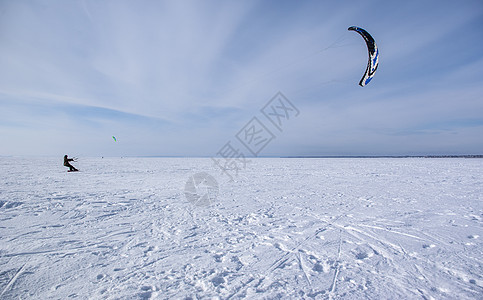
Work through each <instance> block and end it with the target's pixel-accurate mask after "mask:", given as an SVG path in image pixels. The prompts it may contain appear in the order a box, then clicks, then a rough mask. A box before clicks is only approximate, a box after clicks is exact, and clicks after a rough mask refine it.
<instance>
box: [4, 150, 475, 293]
mask: <svg viewBox="0 0 483 300" xmlns="http://www.w3.org/2000/svg"><path fill="white" fill-rule="evenodd" d="M74 165H75V166H76V167H79V168H80V169H81V172H75V173H67V172H66V170H67V168H65V167H63V166H62V157H60V158H55V159H54V158H28V159H26V158H15V157H13V158H12V157H6V158H5V157H4V158H0V175H1V176H0V298H1V299H50V298H52V299H69V298H82V299H84V298H88V297H90V298H94V299H149V298H153V299H200V298H220V299H239V298H252V299H253V298H261V299H274V298H276V299H277V298H279V299H289V298H296V299H311V298H314V299H330V298H333V299H355V298H358V299H360V298H370V299H433V298H434V299H482V298H483V264H482V258H483V255H482V253H483V243H482V238H483V228H482V225H483V159H455V158H453V159H427V158H425V159H423V158H396V159H389V158H380V159H372V158H371V159H368V158H367V159H349V158H344V159H280V158H270V159H269V158H267V159H262V158H259V159H251V161H250V163H249V164H248V165H247V168H246V169H245V170H240V172H239V176H238V177H237V178H236V179H235V181H234V182H229V181H228V180H227V178H226V176H225V175H223V174H221V172H220V171H219V170H217V169H216V168H214V167H213V164H212V161H211V160H210V159H209V158H206V159H194V158H123V159H120V158H116V159H114V158H104V159H101V158H82V159H81V160H80V161H79V162H78V163H76V164H74ZM198 172H207V173H210V174H211V175H212V176H213V177H214V178H215V179H216V180H217V181H218V183H219V190H220V191H219V194H218V197H217V199H216V200H215V201H214V203H213V204H212V205H210V206H195V205H193V203H191V202H189V201H187V198H186V196H185V185H186V182H187V181H188V179H189V178H190V176H192V175H194V174H195V173H198Z"/></svg>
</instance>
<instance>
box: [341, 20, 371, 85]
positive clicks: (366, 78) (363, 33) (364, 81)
mask: <svg viewBox="0 0 483 300" xmlns="http://www.w3.org/2000/svg"><path fill="white" fill-rule="evenodd" d="M347 30H352V31H355V32H357V33H359V34H360V35H361V36H362V37H363V38H364V40H365V41H366V45H367V51H368V52H369V61H368V62H367V68H366V72H365V73H364V76H362V79H361V81H360V82H359V85H360V86H365V85H366V84H368V83H369V82H370V81H371V79H372V78H373V77H374V74H375V73H376V70H377V66H378V65H379V50H378V49H377V46H376V42H375V41H374V39H373V38H372V36H371V35H370V34H369V33H368V32H367V31H365V30H364V29H362V28H360V27H357V26H351V27H349V28H348V29H347Z"/></svg>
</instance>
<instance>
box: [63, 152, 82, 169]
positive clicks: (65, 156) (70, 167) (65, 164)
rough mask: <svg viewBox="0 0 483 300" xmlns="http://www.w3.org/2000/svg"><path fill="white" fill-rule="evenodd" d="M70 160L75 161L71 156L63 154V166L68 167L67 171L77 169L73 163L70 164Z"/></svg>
mask: <svg viewBox="0 0 483 300" xmlns="http://www.w3.org/2000/svg"><path fill="white" fill-rule="evenodd" d="M71 161H75V160H74V159H73V158H68V157H67V154H66V155H64V166H66V167H69V171H68V172H73V171H79V170H77V169H76V168H75V167H74V166H73V165H71V164H70V162H71Z"/></svg>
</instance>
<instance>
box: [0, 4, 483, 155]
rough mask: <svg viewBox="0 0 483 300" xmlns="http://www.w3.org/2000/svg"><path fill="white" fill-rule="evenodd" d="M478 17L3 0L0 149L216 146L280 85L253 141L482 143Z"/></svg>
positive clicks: (373, 150)
mask: <svg viewBox="0 0 483 300" xmlns="http://www.w3.org/2000/svg"><path fill="white" fill-rule="evenodd" d="M352 25H356V26H360V27H362V28H365V29H366V30H367V31H369V32H370V33H371V34H372V35H373V37H374V38H375V40H376V42H377V44H378V47H379V49H380V53H381V54H380V61H379V62H380V64H379V69H378V71H377V73H376V76H375V78H374V79H373V80H372V82H371V83H370V84H369V85H367V86H366V87H364V88H362V87H360V86H358V85H357V84H358V82H359V80H360V78H361V77H362V75H363V72H364V70H365V67H366V63H367V50H366V47H365V44H364V42H363V40H362V38H361V37H360V36H359V35H358V34H356V33H354V32H349V31H347V28H348V27H349V26H352ZM481 28H483V2H482V1H479V0H475V1H472V0H467V1H445V0H438V1H429V0H428V1H370V0H369V1H323V0H320V1H187V0H181V1H174V0H173V1H102V0H100V1H98V0H95V1H94V0H83V1H82V0H79V1H61V0H59V1H55V0H49V1H47V0H46V1H14V0H1V1H0V66H1V67H0V138H1V142H0V155H60V156H62V155H63V154H65V153H68V154H70V155H74V156H150V155H166V156H214V155H215V153H217V152H218V150H220V148H221V147H222V146H223V145H224V144H226V142H228V141H232V140H235V135H236V134H237V132H239V130H240V129H241V128H243V127H244V126H245V124H246V123H247V122H248V121H250V120H251V119H252V118H253V117H254V116H257V117H259V116H260V109H261V108H262V107H263V106H264V105H265V104H266V103H267V102H268V101H269V100H270V99H271V98H272V96H274V95H275V94H276V93H277V92H279V91H280V92H282V93H283V94H284V95H285V96H286V97H287V98H288V99H289V100H290V101H291V102H292V103H293V104H294V105H295V106H296V107H297V108H298V109H299V111H300V114H299V116H297V117H296V118H292V119H291V120H290V122H287V123H286V125H285V127H284V129H283V132H277V131H273V133H274V134H275V135H276V138H275V139H274V140H273V141H272V142H271V143H270V144H269V145H267V147H266V148H264V149H263V152H261V153H260V155H262V156H265V155H266V156H271V155H275V156H277V155H280V156H290V155H420V154H482V153H483V138H482V137H483V33H482V32H481ZM260 120H262V118H260ZM262 121H263V120H262ZM113 135H114V136H116V137H117V140H118V141H117V142H114V140H113V139H112V138H111V136H113Z"/></svg>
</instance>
